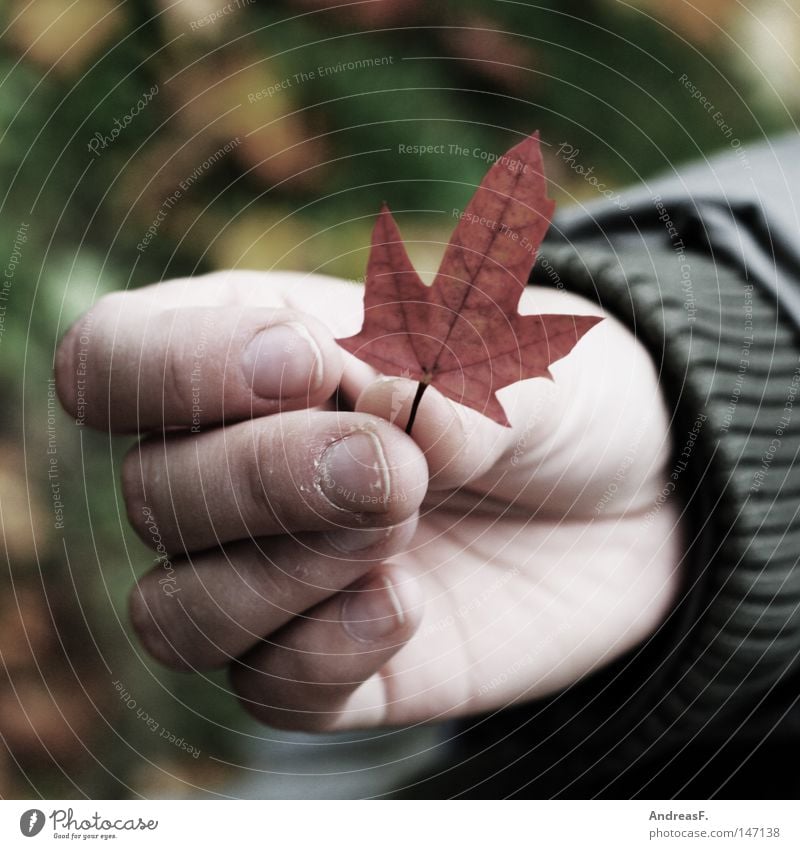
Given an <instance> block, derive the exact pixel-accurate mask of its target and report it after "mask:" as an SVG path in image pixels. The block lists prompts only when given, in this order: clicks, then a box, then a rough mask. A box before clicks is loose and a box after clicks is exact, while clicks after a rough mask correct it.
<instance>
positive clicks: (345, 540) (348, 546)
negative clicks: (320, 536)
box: [325, 528, 392, 554]
mask: <svg viewBox="0 0 800 849" xmlns="http://www.w3.org/2000/svg"><path fill="white" fill-rule="evenodd" d="M391 532H392V529H391V528H352V529H351V528H342V529H341V530H336V531H329V532H328V533H326V534H325V538H326V539H327V541H328V543H329V544H330V545H332V546H333V547H334V548H335V549H336V550H337V551H341V552H342V554H353V553H354V552H356V551H363V550H364V549H365V548H369V547H370V546H373V545H378V543H381V542H384V541H385V540H386V539H388V537H389V535H390V534H391Z"/></svg>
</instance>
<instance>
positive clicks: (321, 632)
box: [57, 272, 680, 730]
mask: <svg viewBox="0 0 800 849" xmlns="http://www.w3.org/2000/svg"><path fill="white" fill-rule="evenodd" d="M361 297H362V293H361V290H360V289H359V288H358V287H356V286H353V285H350V284H345V283H342V282H339V281H334V280H329V279H325V278H306V277H301V276H299V275H298V276H295V275H284V274H277V275H266V274H258V273H254V272H231V273H226V274H216V275H210V276H208V277H204V278H199V279H194V280H183V281H175V282H173V283H169V284H160V285H158V286H154V287H150V288H148V289H144V290H139V291H137V292H132V293H124V294H122V293H121V294H115V295H112V296H109V297H107V298H105V299H103V300H102V301H100V302H99V303H98V304H97V306H96V307H95V308H94V309H93V310H92V311H91V312H90V313H89V314H88V315H87V316H86V317H84V319H82V320H81V321H80V322H78V323H77V324H76V325H75V326H74V327H73V328H72V329H71V330H70V332H69V333H68V334H67V336H66V337H65V339H64V341H63V342H62V345H61V347H60V349H59V354H58V364H57V377H58V387H59V392H60V396H61V398H62V401H63V403H64V406H65V407H66V408H67V409H68V410H69V411H70V413H72V414H73V415H75V416H76V417H77V418H78V420H80V421H84V422H86V423H87V424H90V425H93V426H95V427H100V428H107V429H111V430H114V431H126V432H135V433H142V434H144V433H145V432H146V431H152V435H151V436H149V437H148V438H147V439H145V440H144V441H143V442H142V443H141V444H140V445H138V446H136V447H135V448H134V449H133V450H132V451H131V452H130V454H129V455H128V457H127V459H126V461H125V464H124V467H123V469H122V476H123V488H124V494H125V500H126V504H127V507H128V514H129V517H130V520H131V522H132V523H133V525H134V527H135V528H136V529H137V531H138V532H139V534H140V535H141V536H142V538H143V539H144V540H145V541H146V542H148V543H149V544H150V545H152V546H153V547H154V548H156V550H157V551H158V552H159V555H161V557H160V560H159V562H158V564H157V565H156V566H155V567H154V569H153V570H152V571H151V572H150V573H148V574H147V575H146V576H145V577H144V578H143V579H142V581H141V582H140V584H139V586H138V587H137V589H136V590H135V591H134V594H133V596H132V601H131V611H132V617H133V621H134V625H135V627H136V629H137V631H138V633H139V635H140V636H141V638H142V641H143V642H144V644H145V645H146V646H147V648H148V649H149V651H150V652H151V653H152V654H153V655H154V656H155V657H157V658H158V659H159V660H161V661H163V662H164V663H167V664H168V665H171V666H175V667H178V668H185V669H207V668H210V667H214V666H220V665H225V664H228V663H231V670H232V682H233V687H234V689H235V690H236V692H237V693H238V694H239V696H240V698H241V699H242V701H243V703H244V704H245V706H246V707H247V708H248V709H249V710H250V711H251V712H252V713H254V714H255V715H256V716H258V717H259V718H261V719H263V720H264V721H265V722H268V723H270V724H272V725H276V726H282V727H286V728H296V729H312V730H328V729H333V728H345V727H354V726H366V725H375V724H380V723H408V722H416V721H419V720H430V719H436V718H440V717H445V716H451V715H455V714H460V713H465V712H468V711H479V710H487V709H490V708H493V707H497V706H501V705H504V704H507V703H508V702H510V701H511V700H514V699H519V698H534V697H537V696H541V695H544V694H546V693H548V692H551V691H553V690H555V689H557V688H560V687H563V686H566V685H568V684H570V683H571V682H573V681H574V680H576V679H577V678H578V677H580V676H581V675H584V674H586V673H587V672H589V671H590V670H591V669H593V668H594V667H596V666H598V665H601V664H603V663H605V662H608V661H610V660H611V659H613V658H614V657H616V656H617V655H619V654H621V653H622V652H624V651H625V650H627V649H628V648H630V647H632V646H633V645H635V644H636V643H637V642H639V641H640V640H642V639H643V638H645V637H646V636H647V635H648V634H650V633H651V632H652V631H653V630H654V628H655V627H656V626H657V625H658V624H659V622H660V621H661V619H662V618H663V616H664V615H665V613H666V612H667V610H668V608H669V605H670V603H671V601H672V600H673V598H674V595H675V592H676V589H677V586H678V579H679V576H678V574H677V563H678V559H679V554H680V548H679V545H680V541H679V538H678V533H677V528H676V513H675V511H674V510H673V507H672V505H671V502H670V501H669V500H667V501H665V502H664V503H662V502H663V495H662V491H664V492H667V491H668V490H664V487H665V484H666V475H665V469H664V466H665V462H666V458H667V457H668V449H669V446H668V431H667V416H666V412H665V410H664V405H663V402H662V400H661V396H660V391H659V388H658V383H657V379H656V374H655V371H654V369H653V366H652V363H651V361H650V359H649V357H648V355H647V353H646V352H645V351H644V349H643V348H642V347H641V346H640V345H639V344H638V343H637V342H636V340H635V339H634V338H633V337H632V336H631V335H630V334H629V333H628V331H627V330H625V329H624V328H623V327H622V326H621V325H619V324H618V323H616V322H615V321H613V320H608V321H605V322H603V323H602V324H601V325H599V326H598V327H597V328H595V329H594V330H593V331H592V332H591V333H590V334H588V335H587V336H586V337H585V338H584V339H583V340H582V341H581V342H580V343H579V344H578V346H577V347H576V348H575V350H574V351H573V352H572V353H571V354H570V355H569V356H568V357H566V358H565V359H564V360H562V361H560V362H559V363H557V364H556V365H554V366H553V367H552V371H553V373H554V375H555V378H556V379H555V383H550V382H548V381H544V380H533V381H526V382H523V383H519V384H516V385H515V386H513V387H509V388H507V389H506V390H503V391H502V392H501V396H500V397H501V399H502V400H503V403H504V405H505V408H506V411H507V413H508V416H509V419H510V420H511V422H512V423H513V427H512V428H510V429H508V428H503V427H500V426H499V425H496V424H495V423H494V422H492V421H490V420H489V419H486V418H485V417H483V416H480V415H479V414H477V413H475V412H473V411H471V410H468V409H466V408H463V407H459V406H458V405H455V404H452V403H450V402H449V401H447V400H446V399H444V398H443V397H442V396H441V395H439V394H438V393H437V392H436V391H435V390H433V389H428V391H427V392H426V394H425V397H424V399H423V402H422V404H421V406H420V409H419V412H418V415H417V419H416V422H415V424H414V428H413V439H412V438H411V437H409V436H406V435H405V433H404V432H403V431H402V429H401V427H402V426H404V425H405V422H406V420H407V417H408V412H409V409H410V406H411V400H412V398H413V394H414V390H415V384H413V383H411V382H409V381H407V380H402V379H399V378H398V379H383V380H376V375H375V374H374V372H372V370H371V369H370V368H369V367H367V366H365V365H364V364H363V363H361V362H359V361H357V360H355V359H354V358H352V357H350V356H349V355H347V354H345V353H344V352H343V351H341V350H340V348H339V347H338V346H337V345H336V343H335V342H334V341H333V335H332V334H331V331H333V333H334V334H335V335H338V336H343V335H347V334H349V333H353V332H355V331H356V330H357V329H358V327H359V326H360V317H361ZM521 311H523V312H576V313H581V312H583V313H591V312H596V311H597V308H596V307H595V306H593V305H592V304H590V303H589V302H587V301H584V300H583V299H580V298H577V297H574V296H571V295H567V294H564V293H561V292H551V291H542V290H536V289H530V290H528V291H526V293H525V295H524V297H523V302H522V305H521ZM267 328H268V329H267ZM262 331H264V332H263V333H262ZM337 386H338V387H339V391H338V395H337V396H336V403H334V400H333V397H334V393H335V391H336V389H337ZM350 409H354V410H355V412H347V411H345V410H350ZM390 422H396V423H397V424H399V425H400V426H401V427H397V426H395V425H394V424H391V423H390ZM165 428H166V429H168V430H167V433H166V435H165V434H164V432H163V431H164V429H165ZM177 428H180V430H178V429H177ZM423 499H424V502H423ZM420 505H422V507H421V511H420V518H419V522H418V523H417V511H418V509H419V508H420ZM648 513H649V515H648ZM423 611H424V612H423Z"/></svg>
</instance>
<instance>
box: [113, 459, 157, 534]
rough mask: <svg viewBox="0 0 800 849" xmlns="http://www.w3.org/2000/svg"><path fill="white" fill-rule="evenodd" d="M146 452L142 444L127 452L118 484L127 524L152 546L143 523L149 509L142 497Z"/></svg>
mask: <svg viewBox="0 0 800 849" xmlns="http://www.w3.org/2000/svg"><path fill="white" fill-rule="evenodd" d="M146 451H147V448H146V446H145V445H144V444H143V443H142V442H138V443H136V445H134V446H133V447H131V448H130V449H129V450H128V452H127V453H126V454H125V457H124V458H123V460H122V466H121V467H120V484H121V488H122V498H123V501H124V502H125V510H126V512H127V516H128V522H129V523H130V525H131V527H132V528H133V529H134V530H135V531H136V533H137V534H138V535H139V537H140V538H141V539H142V540H144V541H145V542H147V543H149V544H151V545H152V542H153V541H152V539H150V534H148V532H147V527H146V521H145V520H146V515H147V513H148V511H149V509H150V508H149V507H148V506H147V505H146V503H145V496H144V467H143V463H142V455H143V454H144V453H145V452H146Z"/></svg>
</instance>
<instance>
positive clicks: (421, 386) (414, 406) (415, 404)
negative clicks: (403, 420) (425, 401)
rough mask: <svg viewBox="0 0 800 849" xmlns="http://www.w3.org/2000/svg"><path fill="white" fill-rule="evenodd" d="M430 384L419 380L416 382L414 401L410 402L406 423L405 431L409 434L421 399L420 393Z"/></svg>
mask: <svg viewBox="0 0 800 849" xmlns="http://www.w3.org/2000/svg"><path fill="white" fill-rule="evenodd" d="M429 385H430V384H428V383H425V382H423V381H420V382H419V383H418V384H417V394H416V395H415V396H414V401H413V403H412V404H411V415H410V416H409V417H408V424H407V425H406V433H407V434H409V436H410V435H411V428H412V427H413V425H414V419H415V418H416V417H417V410H418V409H419V402H420V401H421V400H422V394H423V393H424V392H425V390H426V389H427V388H428V386H429Z"/></svg>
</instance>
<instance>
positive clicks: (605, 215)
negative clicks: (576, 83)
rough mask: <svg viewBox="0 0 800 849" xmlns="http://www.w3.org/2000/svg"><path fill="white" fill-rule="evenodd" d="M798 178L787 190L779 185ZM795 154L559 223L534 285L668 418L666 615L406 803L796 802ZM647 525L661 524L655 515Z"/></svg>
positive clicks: (775, 153)
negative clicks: (791, 775)
mask: <svg viewBox="0 0 800 849" xmlns="http://www.w3.org/2000/svg"><path fill="white" fill-rule="evenodd" d="M793 178H794V179H793ZM797 185H800V138H798V137H790V138H786V139H782V140H779V141H778V142H773V143H771V144H766V145H763V146H761V147H760V148H758V149H754V150H751V151H748V152H747V154H746V158H745V160H743V159H742V153H741V151H737V152H734V153H730V154H728V155H727V156H723V157H720V158H717V159H715V160H712V161H711V162H708V163H704V164H702V165H700V166H697V167H695V168H693V169H689V170H686V171H682V172H678V173H677V174H675V175H672V176H671V177H669V178H666V179H664V180H659V181H657V182H656V183H654V184H653V185H652V186H645V187H640V188H639V189H637V190H636V191H634V192H631V193H628V194H624V195H621V196H620V198H619V199H617V201H616V202H615V203H604V204H596V205H593V206H591V207H588V208H583V209H580V210H574V211H570V212H569V213H568V214H567V215H565V216H563V217H562V218H561V219H557V220H556V222H554V226H553V227H552V228H551V235H550V236H549V237H548V240H546V242H545V245H544V246H543V251H542V255H541V256H540V259H539V261H537V264H536V267H535V269H534V273H533V275H532V282H533V283H535V284H538V285H543V286H558V287H564V288H566V289H569V290H571V291H575V292H578V293H580V294H582V295H584V296H586V297H588V298H591V299H593V300H595V301H597V302H598V303H600V304H601V305H602V306H603V308H604V309H605V310H606V311H607V312H608V313H611V314H613V315H615V316H617V317H618V318H619V319H621V320H622V321H623V322H625V323H626V324H627V325H628V326H629V328H630V329H631V330H632V331H633V332H634V333H635V334H636V336H637V338H638V339H639V340H640V342H641V343H642V344H643V345H644V346H645V347H646V348H647V349H648V351H649V352H650V354H651V356H652V357H653V360H654V362H655V364H656V368H657V369H658V372H659V377H660V381H661V384H662V388H663V392H664V395H665V398H666V400H667V403H668V405H669V407H670V409H671V411H672V413H673V418H672V443H673V458H672V461H671V464H670V467H669V469H670V472H671V473H672V474H671V479H672V480H673V481H675V491H674V493H671V494H670V496H669V497H670V498H673V497H674V498H677V499H679V504H680V507H681V522H682V523H683V526H684V529H685V535H686V540H687V546H686V553H685V557H684V559H683V562H682V564H681V568H682V575H683V577H682V580H683V587H682V592H681V593H680V598H679V601H678V603H677V604H676V606H675V608H674V609H673V610H672V611H671V613H670V614H669V616H668V617H667V619H666V620H665V621H664V623H663V624H662V625H661V627H660V628H659V629H658V630H657V632H656V633H655V634H654V635H653V636H652V637H651V638H650V639H648V640H647V641H645V643H643V644H642V645H641V646H639V647H638V648H636V649H635V650H633V651H631V652H629V653H628V654H627V655H626V656H625V657H623V658H621V659H619V660H618V661H616V662H614V663H613V664H611V665H610V666H608V667H606V668H604V669H603V670H600V671H599V672H597V673H595V674H593V675H591V676H589V677H587V678H585V679H584V680H582V681H580V682H578V683H577V684H575V685H574V686H572V687H570V688H569V689H567V690H565V691H563V692H562V693H559V694H556V695H555V696H553V697H550V698H548V699H544V700H541V701H538V702H534V703H532V704H528V705H525V706H522V707H517V708H513V709H510V710H508V711H505V712H502V714H501V716H499V717H497V716H493V717H478V718H476V719H474V720H472V721H469V722H466V723H462V724H461V725H460V727H459V728H458V735H457V738H456V739H457V740H458V743H457V744H456V745H455V746H454V748H453V751H452V753H451V762H450V765H449V766H448V767H445V768H443V769H440V770H439V771H438V773H437V775H436V776H434V777H430V778H429V779H428V781H427V782H425V783H423V784H422V785H421V786H420V787H417V788H416V790H415V795H425V794H429V795H434V796H441V795H447V796H454V795H464V796H480V797H488V798H497V797H500V796H518V797H527V798H551V797H572V798H590V797H608V798H631V797H639V798H712V797H720V798H726V797H728V798H730V797H741V796H746V797H751V798H755V797H788V798H793V797H795V796H796V793H797V791H798V790H800V779H797V780H796V784H795V785H791V783H788V784H787V783H786V781H785V779H783V778H778V776H777V773H776V771H775V770H774V769H772V768H771V766H770V765H771V764H772V763H774V760H775V759H776V758H777V757H779V756H782V755H785V751H786V747H787V746H794V747H795V748H796V747H797V746H798V745H800V568H798V565H797V562H798V556H800V518H798V514H799V513H800V463H798V462H797V456H798V451H800V330H799V329H800V224H798V219H797V213H796V212H795V209H794V204H793V198H792V194H791V189H792V188H793V186H797ZM654 509H658V505H657V504H656V505H655V506H654Z"/></svg>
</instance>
